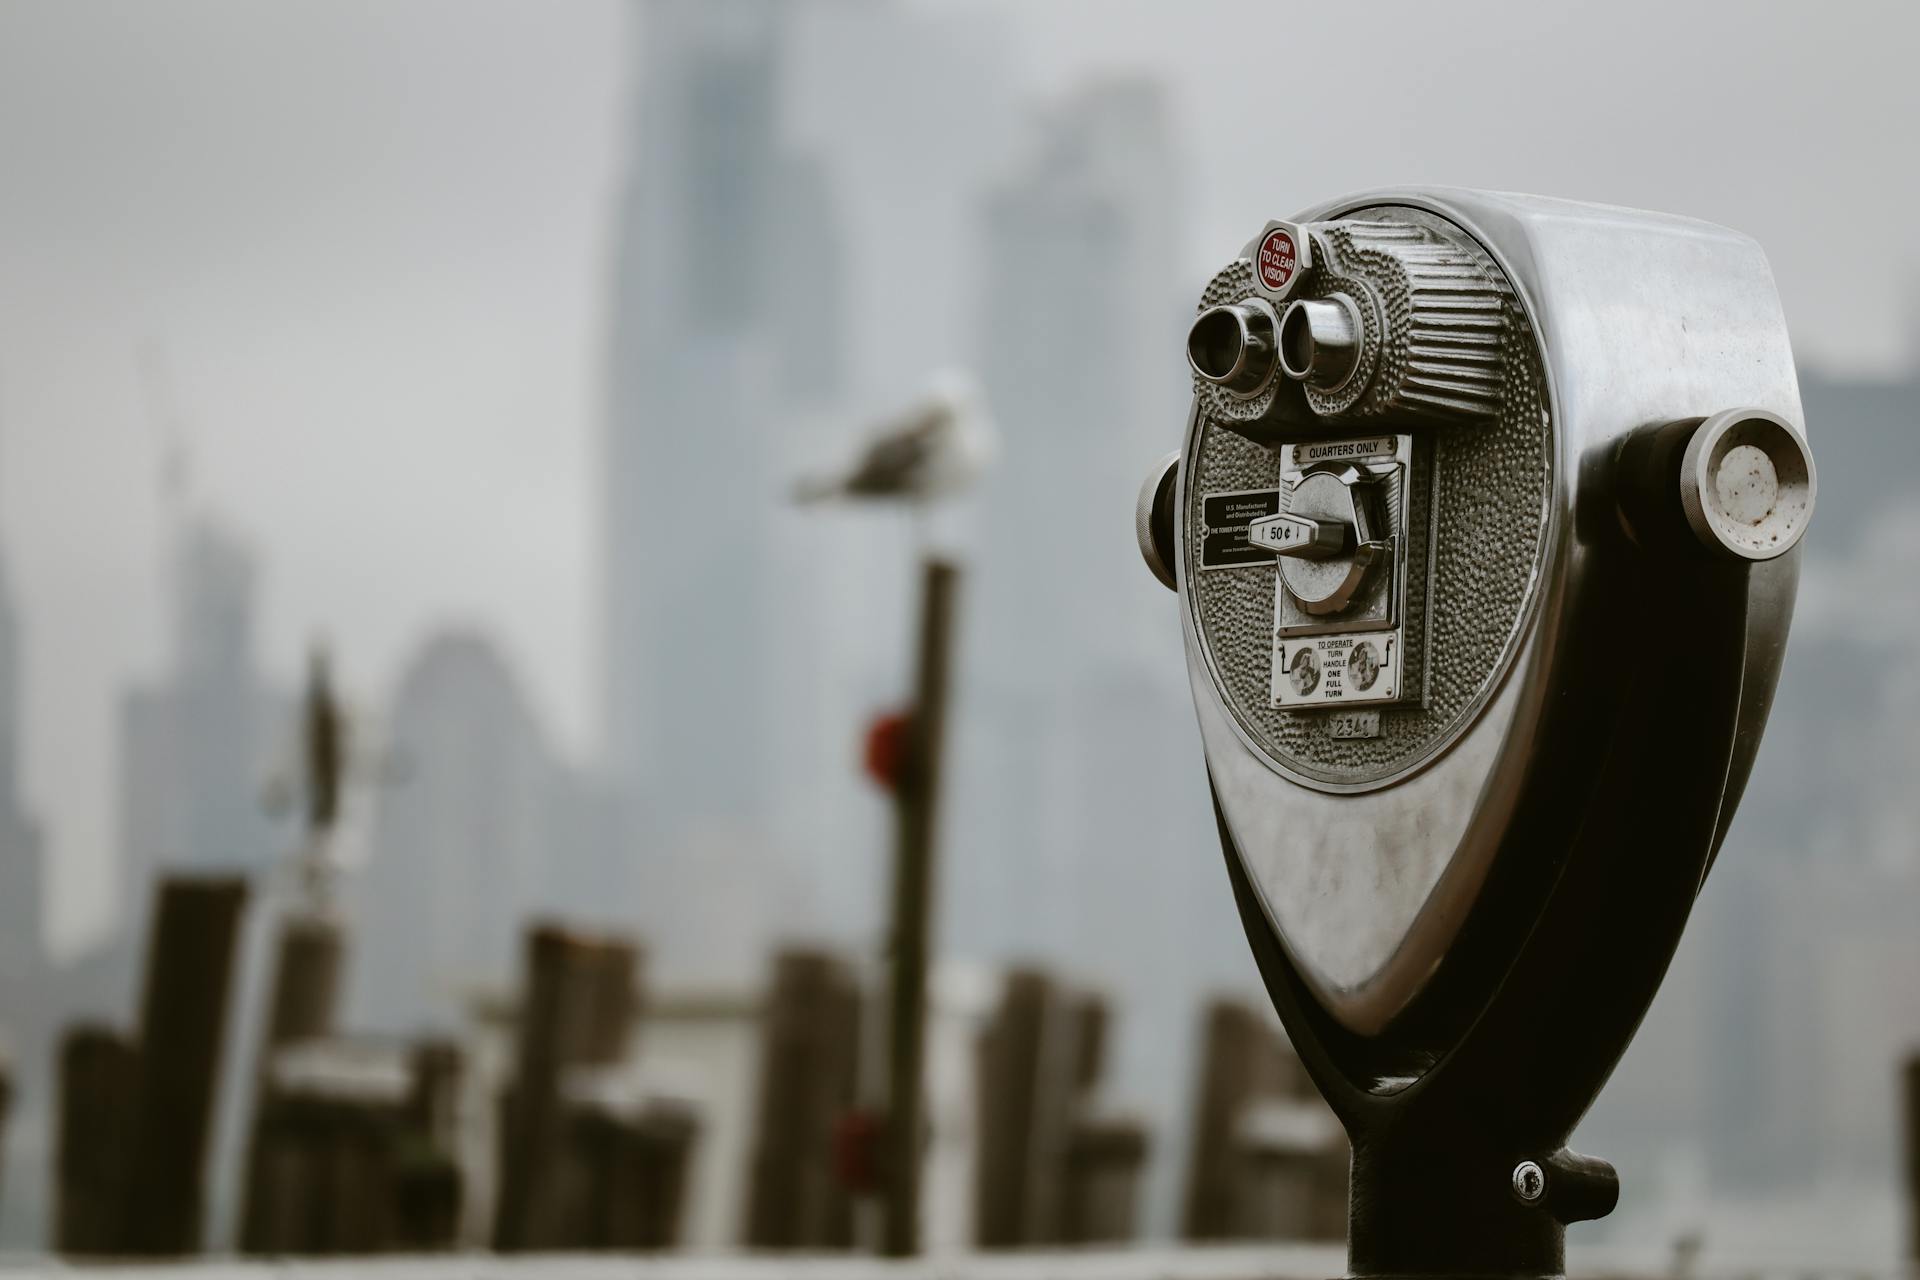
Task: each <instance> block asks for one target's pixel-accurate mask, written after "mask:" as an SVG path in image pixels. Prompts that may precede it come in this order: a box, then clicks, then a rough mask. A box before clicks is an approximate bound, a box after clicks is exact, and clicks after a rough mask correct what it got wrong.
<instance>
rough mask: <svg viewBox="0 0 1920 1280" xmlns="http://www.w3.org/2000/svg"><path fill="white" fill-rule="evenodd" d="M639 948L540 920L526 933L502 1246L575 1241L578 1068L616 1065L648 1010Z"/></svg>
mask: <svg viewBox="0 0 1920 1280" xmlns="http://www.w3.org/2000/svg"><path fill="white" fill-rule="evenodd" d="M639 966H640V957H639V952H638V949H637V948H635V947H634V946H633V945H632V944H631V943H628V942H625V941H622V940H618V939H611V938H592V937H587V936H584V935H580V934H575V933H570V932H568V931H567V930H565V929H562V928H559V927H558V926H554V925H540V926H536V927H535V928H534V929H532V930H531V931H530V932H529V933H528V935H527V950H526V979H525V995H524V998H523V1003H522V1007H521V1013H520V1028H519V1037H518V1043H517V1046H516V1050H515V1066H514V1077H513V1082H512V1084H511V1085H510V1086H509V1087H508V1090H507V1093H506V1096H505V1097H503V1098H502V1100H501V1127H500V1129H501V1136H500V1140H501V1162H500V1169H501V1179H500V1194H499V1198H498V1204H497V1206H496V1210H495V1218H494V1233H493V1236H494V1241H493V1242H494V1247H495V1248H496V1249H499V1250H501V1251H502V1252H512V1251H516V1250H531V1249H554V1248H569V1247H575V1246H576V1240H577V1233H576V1232H574V1231H572V1230H571V1229H570V1228H569V1226H568V1215H567V1208H566V1205H565V1203H564V1196H563V1195H562V1193H561V1192H560V1190H559V1187H560V1178H559V1172H560V1165H561V1161H562V1159H563V1157H564V1155H565V1145H566V1141H567V1127H568V1126H567V1105H566V1098H565V1096H564V1086H565V1084H566V1078H567V1075H568V1073H569V1072H570V1071H572V1070H573V1069H576V1068H582V1067H588V1068H592V1067H607V1066H612V1065H615V1064H617V1063H618V1062H619V1061H620V1060H621V1059H622V1058H623V1057H624V1056H625V1053H626V1047H627V1040H628V1038H629V1034H630V1032H631V1029H632V1022H633V1019H634V1017H635V1016H636V1015H637V1013H638V1009H639V989H640V988H639V976H638V973H639Z"/></svg>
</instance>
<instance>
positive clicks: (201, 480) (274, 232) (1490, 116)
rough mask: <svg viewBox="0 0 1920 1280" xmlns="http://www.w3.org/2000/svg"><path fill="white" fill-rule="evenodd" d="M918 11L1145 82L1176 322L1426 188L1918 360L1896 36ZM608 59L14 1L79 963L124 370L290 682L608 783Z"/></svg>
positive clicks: (456, 27) (1813, 352) (490, 39)
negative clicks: (469, 733) (510, 727)
mask: <svg viewBox="0 0 1920 1280" xmlns="http://www.w3.org/2000/svg"><path fill="white" fill-rule="evenodd" d="M902 2H903V3H906V2H909V0H902ZM942 7H945V8H951V9H964V8H968V7H973V8H977V9H981V10H990V11H991V12H984V13H982V14H981V15H980V16H981V20H982V21H983V22H999V23H1001V24H1003V25H1004V28H1005V34H1006V37H1007V43H1008V46H1009V47H1010V48H1011V49H1013V50H1014V52H1015V56H1016V59H1017V65H1018V74H1019V76H1020V80H1021V88H1022V90H1023V91H1025V92H1027V93H1030V94H1033V95H1038V96H1044V95H1045V94H1046V93H1047V92H1048V91H1049V90H1050V89H1054V88H1060V87H1064V86H1066V85H1069V84H1071V83H1073V82H1074V81H1075V80H1077V79H1078V78H1080V77H1084V76H1086V75H1089V74H1096V73H1099V72H1101V71H1103V70H1110V69H1116V68H1117V69H1128V70H1131V69H1140V68H1145V69H1149V70H1152V71H1155V72H1157V73H1159V74H1162V75H1164V76H1165V77H1166V78H1167V80H1168V81H1169V83H1170V85H1171V87H1172V90H1173V101H1174V104H1175V108H1176V111H1177V116H1178V125H1179V127H1180V128H1181V130H1182V131H1183V135H1184V138H1185V140H1186V142H1187V144H1188V146H1189V151H1188V154H1187V157H1186V166H1187V171H1188V176H1189V178H1190V179H1191V185H1190V188H1189V190H1188V192H1187V194H1186V197H1185V202H1186V212H1187V225H1188V227H1189V228H1190V235H1189V237H1188V241H1187V243H1186V244H1185V245H1184V247H1183V251H1184V254H1185V256H1186V259H1187V263H1188V266H1189V269H1190V271H1191V273H1192V278H1193V281H1194V283H1195V285H1196V287H1197V285H1198V283H1199V282H1200V281H1201V280H1202V279H1204V276H1205V273H1206V272H1207V271H1208V270H1209V269H1210V268H1211V266H1213V265H1215V264H1217V262H1218V261H1219V260H1221V259H1223V258H1224V257H1225V256H1228V255H1229V254H1231V253H1232V252H1233V251H1234V250H1235V249H1236V248H1237V247H1238V245H1239V244H1240V243H1241V242H1242V241H1243V240H1244V239H1245V238H1246V236H1247V235H1248V234H1250V233H1251V232H1252V231H1253V230H1254V229H1256V228H1257V227H1258V226H1259V224H1260V223H1261V222H1263V221H1264V220H1265V219H1266V218H1268V217H1270V216H1280V215H1284V214H1286V213H1288V212H1291V211H1293V210H1295V209H1298V208H1300V207H1301V206H1304V205H1306V204H1309V203H1313V202H1316V201H1318V200H1320V199H1323V198H1327V197H1331V196H1334V195H1337V194H1340V193H1342V192H1345V191H1349V190H1355V189H1361V188H1367V187H1373V186H1380V185H1386V184H1399V183H1410V182H1444V183H1449V184H1456V185H1467V186H1487V187H1496V188H1504V189H1514V190H1524V191H1538V192H1542V193H1547V194H1552V195H1561V196H1568V197H1574V198H1581V199H1595V200H1604V201H1607V202H1610V203H1617V204H1625V205H1638V206H1644V207H1649V208H1657V209H1662V210H1667V211H1672V212H1677V213H1685V214H1691V215H1695V216H1698V217H1703V218H1707V219H1710V220H1713V221H1718V222H1724V223H1727V224H1729V225H1732V226H1735V227H1738V228H1740V229H1742V230H1744V231H1747V232H1750V233H1752V234H1753V235H1755V236H1756V237H1758V238H1759V239H1760V241H1761V242H1762V243H1763V244H1764V245H1765V246H1766V247H1767V249H1768V251H1769V253H1770V255H1771V257H1772V260H1773V264H1774V269H1775V272H1776V274H1777V276H1778V279H1779V282H1780V287H1781V293H1782V296H1783V299H1784V302H1785V306H1786V310H1787V315H1788V317H1789V319H1790V321H1791V322H1792V325H1793V330H1794V336H1795V342H1796V347H1797V349H1798V351H1799V353H1800V355H1801V357H1802V359H1803V360H1805V361H1808V362H1811V363H1815V364H1818V365H1821V366H1823V367H1826V368H1830V369H1838V370H1846V371H1854V372H1862V373H1875V372H1886V371H1890V370H1893V369H1895V368H1897V367H1898V366H1900V364H1901V363H1902V361H1903V359H1904V357H1905V356H1906V354H1907V353H1908V352H1909V351H1910V350H1912V349H1913V347H1914V345H1915V344H1914V341H1913V339H1912V335H1911V333H1910V330H1909V327H1908V325H1907V324H1906V323H1905V322H1906V321H1908V320H1910V319H1911V318H1912V317H1913V314H1914V308H1913V307H1912V305H1911V301H1912V299H1913V298H1914V297H1915V296H1916V292H1915V289H1914V286H1913V282H1914V281H1915V279H1916V278H1920V242H1917V241H1916V238H1915V237H1914V236H1913V235H1912V234H1911V233H1908V232H1906V231H1905V230H1904V228H1903V227H1902V225H1901V215H1903V214H1905V213H1907V212H1908V211H1909V210H1911V209H1913V208H1915V207H1916V205H1920V199H1917V198H1916V197H1920V170H1916V167H1915V166H1914V165H1912V164H1911V163H1910V162H1909V161H1908V160H1907V159H1906V158H1905V155H1906V152H1907V151H1908V150H1909V149H1910V148H1911V146H1912V140H1911V136H1910V135H1911V133H1912V131H1913V129H1914V126H1915V125H1916V124H1917V123H1920V84H1917V83H1916V77H1915V76H1914V75H1913V73H1912V69H1911V66H1910V65H1909V64H1910V62H1911V59H1912V55H1913V53H1914V51H1915V49H1916V47H1917V45H1920V8H1916V7H1915V6H1912V5H1894V4H1885V3H1883V4H1836V3H1828V4H1820V5H1804V4H1781V5H1759V4H1748V3H1715V4H1688V5H1683V4H1676V3H1671V2H1669V3H1650V2H1636V3H1610V4H1607V5H1604V6H1602V5H1588V6H1582V7H1580V8H1579V9H1578V11H1574V9H1573V7H1572V6H1563V5H1559V4H1541V3H1528V2H1525V0H1479V2H1476V3H1459V2H1455V3H1449V4H1445V5H1434V4H1425V3H1404V4H1373V5H1365V6H1353V5H1342V4H1336V3H1325V4H1319V5H1312V6H1302V5H1293V4H1284V3H1279V2H1278V0H1241V2H1229V0H1207V2H1205V3H1195V2H1192V0H1189V2H1187V3H1182V4H1178V5H1169V4H1165V3H1156V2H1155V0H1080V2H1077V3H1076V2H1073V0H943V6H942ZM626 28H627V24H626V21H625V14H624V10H623V8H622V6H621V5H620V4H619V3H617V0H590V2H589V0H575V2H573V3H568V4H554V3H550V2H535V0H528V2H526V3H519V4H499V3H485V4H483V3H478V2H477V0H406V2H405V3H400V2H396V0H359V2H357V3H341V2H339V0H299V2H295V0H279V2H277V3H274V4H271V5H261V4H257V3H249V2H244V0H225V2H217V3H216V2H213V0H167V2H164V3H163V2H160V0H120V2H117V3H100V2H97V0H33V2H28V0H0V549H3V550H4V556H5V561H6V565H7V568H8V570H9V574H10V577H11V580H12V584H13V590H14V592H15V593H16V596H17V599H18V604H19V606H20V612H21V617H22V621H23V626H24V629H25V655H26V656H25V661H26V664H27V672H26V688H27V690H28V703H27V707H26V734H25V749H26V752H27V757H28V762H27V790H28V795H29V797H30V800H31V802H32V804H33V805H34V806H35V808H36V809H37V810H38V812H39V815H40V817H41V818H42V820H43V822H44V823H45V824H46V825H47V827H48V829H49V850H50V856H51V857H52V859H53V860H54V862H55V864H56V872H55V877H56V878H55V888H56V894H55V913H54V924H55V928H56V930H57V931H58V933H59V934H60V936H62V937H63V938H65V939H67V940H68V941H69V942H71V941H72V940H74V939H76V938H78V937H80V936H82V935H83V934H85V933H86V932H87V931H89V930H92V929H97V928H98V927H99V925H100V923H101V922H102V921H103V920H104V918H105V914H106V911H107V910H108V906H109V904H108V903H107V902H106V900H105V898H104V893H103V886H104V883H105V877H104V870H105V867H106V866H107V864H108V860H109V858H110V857H111V855H112V853H113V851H114V841H115V833H114V826H113V804H114V798H115V797H114V791H113V786H114V776H113V747H114V739H113V734H114V728H115V721H114V716H115V708H116V704H117V699H118V697H119V694H120V692H121V690H122V689H123V688H124V687H125V685H126V683H127V682H128V681H129V680H130V679H133V678H135V677H136V676H138V675H140V674H142V673H150V672H152V671H153V670H155V669H156V668H157V666H158V664H159V661H160V658H161V653H162V627H161V617H160V605H161V601H162V597H161V583H160V579H159V571H160V567H161V547H160V543H159V539H160V535H161V532H162V530H163V529H164V528H165V527H166V525H167V520H168V516H167V515H166V513H165V511H164V510H163V507H162V503H161V501H160V497H159V485H158V473H159V459H160V454H161V450H160V442H159V438H158V435H157V432H156V428H155V424H154V421H153V413H152V411H151V410H152V406H151V405H150V404H149V403H148V400H149V397H147V396H145V395H144V394H143V390H142V384H141V380H140V377H139V372H138V359H137V353H138V351H139V349H140V348H141V346H142V345H143V344H147V343H153V344H158V347H159V349H161V350H163V351H164V352H165V354H166V359H167V362H168V365H169V367H170V369H171V377H172V382H173V384H174V387H175V391H174V394H173V398H174V400H175V401H176V403H177V408H178V417H179V420H180V421H181V423H182V424H183V429H184V434H185V436H186V438H187V440H188V442H189V446H190V454H191V459H192V462H191V474H192V492H193V494H194V501H195V502H196V503H199V504H203V505H205V506H206V507H208V508H210V509H212V510H214V511H217V512H219V513H220V514H221V515H222V517H223V518H225V519H226V520H228V521H229V522H230V523H231V524H233V525H234V526H235V527H236V528H238V529H239V530H240V531H241V532H242V533H244V534H245V535H246V536H247V537H248V538H249V539H250V540H251V541H252V542H253V544H254V545H255V546H256V548H257V549H258V550H259V552H260V555H261V561H262V570H263V573H262V581H263V598H262V602H261V604H262V624H263V629H262V655H263V657H264V659H265V660H266V661H267V663H268V664H269V667H270V669H271V670H272V671H274V672H275V673H276V674H278V675H279V676H280V677H281V678H282V679H284V680H287V681H288V682H291V681H292V680H293V678H294V673H295V672H296V671H297V669H298V666H299V661H300V654H301V651H302V648H303V647H304V645H305V643H306V641H307V639H308V637H309V636H310V635H311V634H312V633H313V632H315V631H316V630H321V631H324V632H325V633H327V634H328V635H329V636H331V637H332V639H333V641H334V644H335V649H336V657H337V661H338V664H339V666H340V668H341V671H342V675H343V678H344V681H345V683H346V685H347V687H348V688H349V690H350V691H352V692H353V693H355V694H356V695H357V697H358V700H359V701H360V702H362V703H363V704H365V705H367V706H370V707H372V706H378V705H380V704H382V703H384V701H385V699H386V697H387V694H388V693H389V692H390V689H391V686H392V683H393V681H394V679H395V678H396V676H397V674H398V671H399V667H400V664H401V662H402V661H403V660H404V658H405V656H406V654H407V653H408V651H409V650H410V649H411V648H412V647H413V646H414V645H416V644H417V643H418V642H419V641H420V639H421V638H422V636H423V633H424V631H425V630H426V629H427V628H428V627H430V626H432V625H433V624H435V623H436V622H440V621H446V620H461V621H470V622H475V623H478V624H479V625H481V626H482V627H484V628H485V629H486V630H487V631H489V632H490V633H491V634H493V635H495V636H496V637H498V638H499V639H501V640H502V641H503V642H504V644H505V646H506V648H507V650H508V652H509V655H510V656H511V657H512V658H513V659H514V660H515V662H516V664H517V665H518V667H519V669H520V672H521V674H522V675H523V676H524V677H525V678H526V679H527V680H528V682H529V684H530V686H531V692H532V694H533V696H534V699H535V702H536V705H537V706H538V708H539V710H540V711H541V713H542V714H543V716H544V717H545V718H546V719H547V721H548V723H549V725H550V726H551V727H552V729H553V730H554V731H555V732H556V733H557V734H558V735H559V736H560V737H561V739H562V741H564V742H565V743H566V744H567V745H568V746H569V747H570V749H572V750H574V751H575V752H582V751H585V750H587V749H589V747H590V745H591V743H592V741H593V738H594V735H595V732H596V730H595V715H594V711H593V699H594V691H595V688H596V685H597V679H598V677H597V671H598V665H597V655H596V654H595V652H594V646H595V640H594V637H595V635H596V634H597V615H596V612H595V610H596V608H597V603H596V601H595V600H594V598H593V596H592V594H591V588H592V584H593V583H595V582H596V581H597V574H596V571H595V568H594V564H595V560H594V557H595V556H596V555H597V554H598V552H597V547H596V530H597V513H596V512H595V510H594V508H593V505H592V497H593V494H594V493H595V492H596V489H595V486H594V485H593V484H592V483H591V474H592V471H591V468H592V467H593V465H594V452H595V447H596V445H595V442H596V436H597V431H598V415H599V405H600V396H601V384H600V369H599V360H600V352H601V349H602V327H603V320H604V316H605V298H604V295H603V291H602V272H603V268H604V264H605V261H606V254H607V251H608V248H609V246H608V244H607V237H608V235H609V234H610V230H611V227H612V218H613V215H614V212H615V199H616V196H617V193H618V189H619V188H618V184H619V181H620V178H621V172H620V154H619V150H620V140H621V130H622V125H623V115H624V111H625V106H626V102H625V86H624V81H623V76H624V67H625V53H626V50H627V47H628V42H629V39H630V36H629V33H628V31H627V29H626ZM876 114H877V116H878V117H879V118H880V119H882V120H884V118H885V113H884V112H878V113H876ZM1843 217H1845V218H1851V219H1853V220H1854V221H1853V222H1852V223H1851V224H1849V223H1844V222H1841V221H1840V219H1841V218H1843ZM1856 227H1857V229H1855V228H1856ZM1621 269H1622V270H1623V271H1630V270H1632V264H1631V263H1622V264H1621ZM942 354H944V355H948V356H951V355H957V354H961V353H930V361H932V359H933V358H934V357H935V356H937V355H942ZM1170 358H1174V359H1177V358H1178V357H1177V353H1174V354H1172V355H1170ZM1913 426H1914V424H1889V429H1913ZM1177 428H1178V424H1173V423H1170V424H1169V427H1168V439H1169V441H1170V442H1171V441H1173V440H1174V438H1175V436H1176V435H1177ZM1812 431H1813V432H1814V434H1816V435H1817V434H1818V431H1819V424H1818V423H1814V424H1812ZM1816 447H1817V443H1816ZM1147 461H1148V460H1146V459H1142V465H1143V466H1144V465H1145V464H1146V462H1147ZM1131 499H1132V495H1131V494H1120V495H1116V525H1115V536H1116V537H1125V536H1127V533H1126V521H1127V516H1128V512H1129V504H1130V502H1131Z"/></svg>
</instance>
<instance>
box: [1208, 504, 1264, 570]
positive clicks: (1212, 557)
mask: <svg viewBox="0 0 1920 1280" xmlns="http://www.w3.org/2000/svg"><path fill="white" fill-rule="evenodd" d="M1279 511H1280V491H1279V490H1278V489H1245V490H1240V491H1238V492H1234V493H1209V494H1207V495H1206V497H1205V498H1203V499H1202V500H1201V503H1200V519H1201V522H1202V523H1203V524H1204V525H1205V526H1206V529H1205V531H1204V532H1203V533H1202V534H1201V537H1200V567H1201V568H1202V569H1246V568H1251V567H1254V566H1257V565H1266V566H1268V567H1269V568H1271V567H1272V566H1273V553H1272V552H1271V551H1268V550H1266V549H1264V548H1262V547H1256V546H1254V545H1253V544H1251V543H1250V542H1248V541H1247V526H1248V525H1249V524H1252V523H1253V522H1254V521H1255V520H1259V519H1262V518H1263V517H1266V516H1271V515H1277V514H1279Z"/></svg>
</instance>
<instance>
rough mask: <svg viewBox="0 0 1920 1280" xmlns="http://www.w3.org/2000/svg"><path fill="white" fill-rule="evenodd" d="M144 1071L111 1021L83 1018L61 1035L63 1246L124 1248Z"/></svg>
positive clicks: (56, 1229)
mask: <svg viewBox="0 0 1920 1280" xmlns="http://www.w3.org/2000/svg"><path fill="white" fill-rule="evenodd" d="M139 1070H140V1054H139V1050H138V1049H136V1048H135V1046H134V1044H133V1041H132V1040H130V1039H129V1038H128V1037H127V1036H125V1035H123V1034H122V1033H120V1032H118V1031H115V1030H113V1029H112V1028H110V1027H102V1026H95V1025H89V1024H81V1025H78V1026H74V1027H70V1028H68V1030H67V1032H66V1034H65V1035H64V1036H63V1037H62V1038H61V1042H60V1104H59V1105H60V1111H59V1134H58V1136H57V1138H56V1140H55V1145H54V1160H55V1167H54V1171H53V1176H54V1187H55V1198H54V1221H53V1242H54V1248H55V1249H57V1250H58V1251H59V1252H61V1253H64V1254H73V1255H76V1256H87V1255H100V1254H111V1253H115V1252H118V1250H119V1248H120V1241H121V1238H122V1236H123V1234H124V1233H123V1230H122V1222H123V1219H124V1215H125V1211H126V1204H127V1169H128V1164H129V1161H128V1158H127V1154H128V1151H129V1149H130V1148H131V1147H132V1145H133V1136H134V1135H133V1107H134V1093H135V1089H136V1087H137V1084H138V1080H139Z"/></svg>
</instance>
